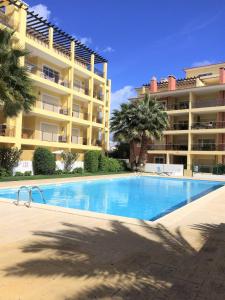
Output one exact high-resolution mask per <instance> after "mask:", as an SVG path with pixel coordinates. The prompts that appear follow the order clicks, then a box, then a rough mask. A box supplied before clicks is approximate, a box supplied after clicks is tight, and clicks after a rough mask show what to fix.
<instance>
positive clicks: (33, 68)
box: [26, 63, 69, 87]
mask: <svg viewBox="0 0 225 300" xmlns="http://www.w3.org/2000/svg"><path fill="white" fill-rule="evenodd" d="M26 68H27V72H29V73H31V74H35V75H38V76H40V77H41V78H44V79H47V80H49V81H51V82H54V83H57V84H59V85H61V86H64V87H69V82H68V81H67V80H64V79H63V78H62V77H60V76H50V75H48V74H47V73H45V72H43V69H41V68H39V67H38V66H37V65H34V64H30V63H26Z"/></svg>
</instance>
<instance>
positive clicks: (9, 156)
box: [0, 148, 22, 176]
mask: <svg viewBox="0 0 225 300" xmlns="http://www.w3.org/2000/svg"><path fill="white" fill-rule="evenodd" d="M21 153H22V150H18V149H17V148H0V168H2V169H5V170H6V171H7V172H8V174H9V176H10V175H12V172H13V168H15V167H17V166H18V162H19V159H20V155H21Z"/></svg>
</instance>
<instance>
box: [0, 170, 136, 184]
mask: <svg viewBox="0 0 225 300" xmlns="http://www.w3.org/2000/svg"><path fill="white" fill-rule="evenodd" d="M127 173H131V172H130V171H123V172H96V173H89V172H84V173H82V174H61V175H57V174H54V175H33V176H11V177H3V178H0V182H8V181H23V180H39V179H54V178H73V177H85V176H95V175H113V174H127Z"/></svg>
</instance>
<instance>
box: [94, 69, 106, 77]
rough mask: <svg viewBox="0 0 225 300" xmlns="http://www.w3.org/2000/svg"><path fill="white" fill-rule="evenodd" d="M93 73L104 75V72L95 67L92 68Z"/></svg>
mask: <svg viewBox="0 0 225 300" xmlns="http://www.w3.org/2000/svg"><path fill="white" fill-rule="evenodd" d="M94 72H95V74H97V75H98V76H100V77H104V73H103V72H102V71H100V70H98V69H97V68H95V69H94Z"/></svg>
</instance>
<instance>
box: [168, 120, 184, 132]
mask: <svg viewBox="0 0 225 300" xmlns="http://www.w3.org/2000/svg"><path fill="white" fill-rule="evenodd" d="M167 130H188V121H187V122H184V123H181V122H180V123H173V124H171V125H169V127H168V128H167Z"/></svg>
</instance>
